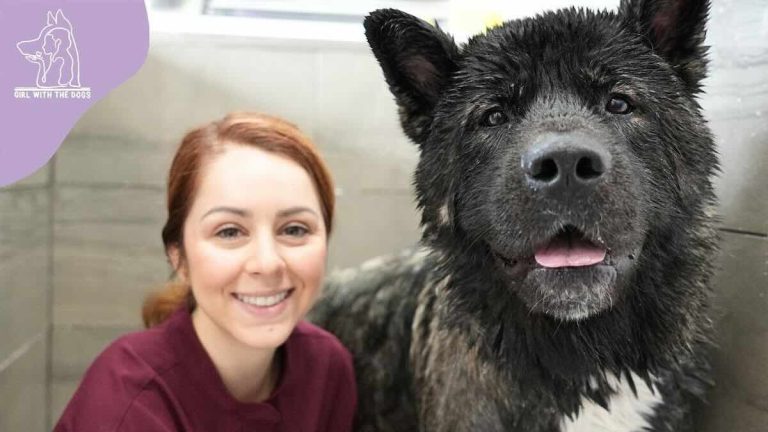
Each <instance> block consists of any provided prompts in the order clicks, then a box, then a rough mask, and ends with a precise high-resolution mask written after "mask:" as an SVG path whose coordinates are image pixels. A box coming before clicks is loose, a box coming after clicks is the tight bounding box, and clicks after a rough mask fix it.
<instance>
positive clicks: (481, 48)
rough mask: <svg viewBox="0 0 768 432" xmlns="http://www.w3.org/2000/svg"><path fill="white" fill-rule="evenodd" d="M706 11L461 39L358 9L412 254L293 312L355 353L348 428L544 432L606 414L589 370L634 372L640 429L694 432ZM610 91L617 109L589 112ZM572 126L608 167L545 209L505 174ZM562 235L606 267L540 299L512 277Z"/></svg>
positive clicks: (702, 336)
mask: <svg viewBox="0 0 768 432" xmlns="http://www.w3.org/2000/svg"><path fill="white" fill-rule="evenodd" d="M708 7H709V5H708V2H706V1H696V0H669V1H654V0H647V1H643V0H629V1H626V2H624V3H622V5H621V7H620V8H619V10H618V11H617V12H593V11H588V10H582V9H568V10H561V11H557V12H549V13H545V14H543V15H539V16H537V17H535V18H530V19H524V20H516V21H511V22H508V23H506V24H504V25H503V26H501V27H498V28H495V29H493V30H490V31H488V32H487V34H485V35H479V36H476V37H474V38H473V39H471V40H470V41H469V42H468V43H467V44H466V45H464V46H461V47H458V46H456V45H455V44H454V43H453V41H452V40H451V39H450V37H448V36H447V35H445V34H444V33H442V32H441V31H440V30H438V29H436V28H434V27H432V26H429V25H428V24H426V23H424V22H421V21H419V20H417V19H415V18H413V17H411V16H409V15H407V14H404V13H401V12H399V11H395V10H381V11H377V12H375V13H372V14H371V16H369V17H368V18H367V20H366V35H367V37H368V41H369V43H370V44H371V47H372V49H373V52H374V54H375V55H376V58H377V59H378V61H379V63H380V64H381V66H382V69H383V71H384V75H385V78H386V80H387V83H388V84H389V86H390V88H391V90H392V92H393V94H394V95H395V97H396V100H397V103H398V105H399V107H400V114H401V120H402V125H403V128H404V130H405V132H406V134H407V135H408V136H409V137H410V138H411V139H412V140H413V141H414V142H415V143H416V144H417V145H418V146H419V149H420V152H421V158H420V162H419V165H418V168H417V171H416V176H415V185H416V191H417V196H418V204H419V207H420V209H421V211H422V226H423V238H422V244H423V247H422V249H420V250H417V251H410V252H406V253H403V254H402V255H399V256H394V257H390V258H387V259H381V260H378V261H376V262H372V263H368V264H367V265H364V266H363V267H361V268H359V269H355V270H348V271H346V272H342V273H340V274H337V275H334V276H333V277H331V279H330V281H329V283H328V286H327V287H326V295H325V297H324V298H323V299H322V300H321V302H320V303H319V304H318V305H317V306H316V308H315V310H314V312H313V315H312V317H311V318H312V319H313V320H314V321H316V322H318V323H319V324H321V325H322V326H324V327H326V328H328V329H329V330H331V331H332V332H334V333H335V334H337V335H338V336H339V338H340V339H341V340H342V341H343V342H344V343H345V344H346V345H347V346H348V347H349V349H350V350H351V351H352V352H353V354H354V356H355V361H356V367H357V374H358V384H359V393H360V404H359V408H360V409H359V425H360V428H359V429H360V430H363V431H416V430H423V431H526V432H537V431H558V430H559V428H560V426H559V425H560V424H561V422H562V421H563V418H565V417H567V416H572V415H577V414H578V413H579V410H580V408H581V406H582V400H583V399H584V398H587V399H591V400H593V401H596V402H597V403H600V404H605V401H606V400H607V399H608V398H610V396H611V394H612V390H611V388H610V386H609V384H608V381H607V380H606V374H614V375H617V376H620V377H622V379H624V380H629V381H631V378H630V372H631V373H633V374H635V376H639V377H641V379H643V380H645V381H647V382H649V383H650V382H653V383H654V385H655V386H656V388H657V390H658V391H659V392H660V393H661V394H662V396H663V398H664V403H663V404H662V405H661V406H657V407H656V409H655V412H654V413H653V415H652V416H651V417H650V418H649V423H650V426H651V428H652V429H651V430H653V431H687V430H692V425H691V424H692V423H691V403H692V400H694V399H696V398H699V397H701V396H702V395H703V394H704V392H705V389H706V383H707V382H708V368H707V362H706V360H705V355H704V354H703V353H704V351H706V350H708V341H707V335H708V333H709V331H710V321H709V319H708V303H709V289H708V283H709V279H710V276H711V272H712V260H713V255H714V253H715V250H716V246H715V244H716V241H715V235H714V234H713V229H712V216H711V215H710V213H709V212H710V209H711V208H712V207H713V206H714V200H715V199H714V195H713V192H712V186H711V183H710V178H711V177H712V175H713V174H714V172H715V171H716V170H717V158H716V154H715V150H714V145H713V142H712V137H711V135H710V132H709V130H708V128H707V126H706V122H705V121H704V119H703V118H702V115H701V112H700V107H699V105H698V103H697V102H696V100H695V97H696V95H697V93H699V91H700V84H701V80H702V78H703V77H704V76H705V69H706V61H705V51H706V49H705V47H703V46H702V43H703V39H704V23H705V21H706V16H707V11H708ZM614 94H621V95H624V96H625V97H629V98H630V100H631V101H632V105H633V106H634V110H633V111H632V112H630V113H629V114H614V113H609V112H607V111H606V103H607V101H608V100H609V99H610V98H611V97H612V95H614ZM494 111H500V112H501V113H503V115H504V118H505V120H504V121H503V122H502V123H501V124H495V123H494V122H489V120H488V118H489V115H490V114H489V113H492V112H494ZM497 119H498V118H497ZM490 123H494V124H490ZM574 130H578V131H587V132H586V133H587V134H588V135H589V137H590V140H594V141H596V142H599V143H600V145H602V146H604V147H605V148H606V149H608V151H609V152H610V153H611V156H612V160H613V168H612V171H611V173H610V176H609V177H608V179H607V180H606V181H605V182H604V184H601V187H600V188H599V189H596V190H595V191H591V192H589V194H588V196H584V197H579V199H575V200H563V201H557V200H551V199H544V198H543V197H542V196H541V194H540V193H539V192H537V191H536V190H535V188H534V189H532V188H531V187H528V185H527V184H526V183H525V181H523V180H521V179H523V178H524V176H523V175H522V174H520V172H519V171H520V166H519V160H520V158H521V155H522V154H523V153H524V152H525V149H526V148H527V146H529V145H530V143H531V142H532V140H534V139H535V138H536V137H537V136H540V134H542V133H545V132H547V131H558V132H562V133H565V134H568V133H570V132H571V131H574ZM565 224H569V225H573V226H575V227H577V228H578V229H580V230H582V231H583V232H584V233H585V235H587V236H589V237H590V238H599V239H601V240H602V241H605V243H606V244H607V245H608V257H607V258H606V262H607V263H608V264H610V265H611V266H613V267H614V268H616V269H617V270H616V271H617V274H618V276H616V278H615V280H614V279H610V280H611V281H612V283H611V284H606V285H605V286H604V287H602V288H601V291H600V292H596V293H592V292H590V293H588V294H589V295H586V294H583V293H582V294H579V293H576V294H573V295H575V296H577V297H575V299H576V300H574V301H573V302H571V303H568V302H567V301H565V300H563V299H561V298H558V296H559V295H562V293H561V292H559V291H558V292H550V291H547V290H548V289H549V288H548V285H547V284H548V283H550V282H551V283H552V284H558V283H561V282H562V281H560V280H558V279H556V278H555V279H552V278H550V279H532V281H530V280H527V279H526V280H525V281H524V279H525V275H526V274H528V273H527V272H528V271H530V270H531V269H532V268H533V267H532V266H533V263H532V261H531V260H532V259H531V256H532V251H533V249H534V248H535V247H536V246H537V245H538V244H540V243H541V242H542V241H543V240H546V239H547V238H551V237H552V236H553V235H554V234H555V233H557V232H558V230H560V229H562V228H563V226H564V225H565ZM558 277H560V276H558ZM569 277H571V276H569V273H567V272H566V273H563V276H562V278H566V280H565V282H562V283H566V284H567V283H568V279H567V278H569ZM526 284H527V285H526ZM531 284H533V285H534V286H529V285H531ZM542 292H543V293H545V294H547V295H544V296H540V295H539V294H540V293H542ZM579 295H581V297H578V296H579ZM537 296H539V297H540V298H539V297H537ZM566 300H567V299H566ZM541 302H544V304H543V305H542V304H541ZM574 302H575V303H574ZM573 304H575V306H573ZM569 308H570V309H569ZM574 308H576V309H574ZM577 313H585V314H587V316H586V317H583V318H579V319H563V318H562V317H563V316H571V315H569V314H573V316H577V315H576V314H577ZM558 314H560V315H558ZM590 377H591V380H592V384H590ZM633 384H636V383H633Z"/></svg>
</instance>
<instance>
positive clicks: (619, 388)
mask: <svg viewBox="0 0 768 432" xmlns="http://www.w3.org/2000/svg"><path fill="white" fill-rule="evenodd" d="M633 378H634V382H635V384H636V388H637V395H635V393H634V392H633V391H632V389H631V387H630V386H629V384H628V383H627V382H626V380H618V379H613V380H612V383H613V385H612V387H613V388H614V389H615V390H616V394H614V395H613V396H611V398H610V399H609V400H608V408H609V409H608V410H606V409H605V408H603V407H601V406H600V405H598V404H596V403H595V402H593V401H591V400H589V399H585V400H584V401H583V405H582V410H581V411H580V412H579V414H578V415H577V416H576V417H574V418H573V419H568V418H565V419H564V421H563V422H562V426H561V431H562V432H640V431H644V430H647V429H644V428H647V427H649V425H650V422H649V419H650V418H651V416H652V415H653V412H654V411H655V409H656V407H657V406H658V405H659V404H661V403H662V402H663V400H662V397H661V394H660V392H659V390H658V389H654V390H651V388H649V387H648V386H647V385H646V384H645V382H644V381H643V380H641V379H640V378H639V377H637V376H633Z"/></svg>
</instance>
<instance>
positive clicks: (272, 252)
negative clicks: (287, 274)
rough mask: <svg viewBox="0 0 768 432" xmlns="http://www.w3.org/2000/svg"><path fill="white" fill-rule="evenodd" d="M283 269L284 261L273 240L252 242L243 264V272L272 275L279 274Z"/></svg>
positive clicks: (265, 239)
mask: <svg viewBox="0 0 768 432" xmlns="http://www.w3.org/2000/svg"><path fill="white" fill-rule="evenodd" d="M284 268H285V261H284V260H283V258H282V256H280V251H279V250H278V247H277V244H276V243H275V241H274V239H273V238H271V237H269V238H264V237H262V238H259V239H255V240H254V242H253V244H252V246H251V247H250V248H249V249H248V256H247V258H246V262H245V270H246V271H247V272H248V273H253V274H263V275H272V274H276V273H280V272H281V271H282V270H283V269H284Z"/></svg>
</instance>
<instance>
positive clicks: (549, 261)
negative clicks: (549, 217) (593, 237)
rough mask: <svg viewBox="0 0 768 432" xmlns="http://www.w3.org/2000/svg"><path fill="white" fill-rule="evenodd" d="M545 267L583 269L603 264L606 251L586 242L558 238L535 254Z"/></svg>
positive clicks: (538, 261) (537, 260)
mask: <svg viewBox="0 0 768 432" xmlns="http://www.w3.org/2000/svg"><path fill="white" fill-rule="evenodd" d="M534 256H535V257H536V262H537V263H539V265H541V266H543V267H550V268H557V267H583V266H589V265H593V264H597V263H599V262H602V261H603V260H604V259H605V249H603V248H601V247H597V246H595V245H593V244H592V243H590V242H587V241H584V240H570V241H569V240H568V239H566V238H556V239H554V240H552V241H551V242H550V243H549V244H548V245H546V246H544V247H542V248H540V249H538V250H537V251H536V253H535V254H534Z"/></svg>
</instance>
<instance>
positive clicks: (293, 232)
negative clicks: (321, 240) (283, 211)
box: [283, 225, 309, 237]
mask: <svg viewBox="0 0 768 432" xmlns="http://www.w3.org/2000/svg"><path fill="white" fill-rule="evenodd" d="M283 232H284V233H285V234H287V235H289V236H291V237H304V236H305V235H307V234H309V230H308V229H307V228H305V227H303V226H301V225H289V226H287V227H286V228H285V229H284V230H283Z"/></svg>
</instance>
